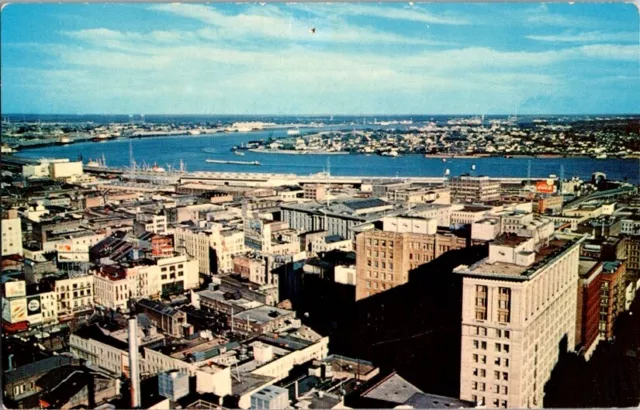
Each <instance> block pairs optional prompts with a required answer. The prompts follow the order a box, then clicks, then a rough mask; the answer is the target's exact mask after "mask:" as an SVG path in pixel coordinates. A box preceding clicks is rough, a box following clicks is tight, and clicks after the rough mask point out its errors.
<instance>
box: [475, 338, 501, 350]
mask: <svg viewBox="0 0 640 410" xmlns="http://www.w3.org/2000/svg"><path fill="white" fill-rule="evenodd" d="M473 348H474V349H481V350H487V342H485V341H484V340H475V339H474V340H473ZM494 349H495V351H496V352H505V353H509V350H510V348H509V345H508V344H506V343H505V344H503V343H496V344H495V346H494Z"/></svg>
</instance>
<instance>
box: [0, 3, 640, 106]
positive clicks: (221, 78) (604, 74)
mask: <svg viewBox="0 0 640 410" xmlns="http://www.w3.org/2000/svg"><path fill="white" fill-rule="evenodd" d="M2 23H3V24H2V39H3V40H2V45H3V47H2V84H3V87H2V101H3V102H4V104H3V112H5V113H25V114H26V113H32V114H74V113H82V114H85V113H92V114H128V113H136V114H138V113H146V114H153V113H165V114H174V115H186V114H194V115H208V114H209V115H233V114H236V115H323V114H325V115H340V114H343V115H380V116H383V115H411V113H415V114H419V113H425V114H432V115H443V114H450V115H465V114H478V115H479V114H483V113H484V114H487V115H490V114H517V115H535V114H549V115H562V114H564V115H571V114H603V115H606V114H629V113H634V111H637V108H636V107H638V105H639V104H638V102H639V101H640V98H639V97H640V93H639V92H637V91H635V92H634V91H633V90H634V89H636V87H635V86H634V85H637V80H638V78H639V76H638V68H639V61H640V54H639V51H640V49H639V47H638V41H639V37H638V13H637V10H636V8H635V7H634V6H633V5H632V4H628V5H627V4H574V5H567V4H549V5H546V4H538V5H536V4H430V5H423V4H416V5H412V4H383V5H373V4H332V5H323V4H312V5H300V4H298V5H283V4H267V5H264V6H261V5H249V4H246V5H229V4H216V5H195V4H157V5H10V6H8V7H5V8H4V9H3V13H2ZM312 29H315V32H313V31H314V30H312Z"/></svg>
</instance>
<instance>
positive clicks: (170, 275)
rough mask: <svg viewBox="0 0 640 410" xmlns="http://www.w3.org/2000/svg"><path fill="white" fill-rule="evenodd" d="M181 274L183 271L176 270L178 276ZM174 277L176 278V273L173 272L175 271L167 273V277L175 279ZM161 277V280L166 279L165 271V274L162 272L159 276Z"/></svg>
mask: <svg viewBox="0 0 640 410" xmlns="http://www.w3.org/2000/svg"><path fill="white" fill-rule="evenodd" d="M181 276H184V272H183V271H178V277H181ZM175 278H176V274H175V272H174V273H170V274H169V279H175ZM161 279H162V280H166V279H167V274H166V273H165V274H163V275H162V276H161Z"/></svg>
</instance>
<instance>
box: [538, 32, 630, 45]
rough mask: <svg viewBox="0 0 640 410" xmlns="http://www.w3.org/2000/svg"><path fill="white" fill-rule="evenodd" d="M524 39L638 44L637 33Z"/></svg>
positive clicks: (572, 33)
mask: <svg viewBox="0 0 640 410" xmlns="http://www.w3.org/2000/svg"><path fill="white" fill-rule="evenodd" d="M526 38H528V39H530V40H536V41H548V42H555V43H608V42H625V43H626V42H634V41H635V42H639V41H640V34H639V33H638V32H632V31H627V32H614V33H605V32H602V31H589V32H580V33H575V32H564V33H562V34H549V35H529V36H526Z"/></svg>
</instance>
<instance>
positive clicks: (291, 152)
mask: <svg viewBox="0 0 640 410" xmlns="http://www.w3.org/2000/svg"><path fill="white" fill-rule="evenodd" d="M247 151H249V152H255V153H257V154H285V155H351V153H349V152H345V151H321V150H317V151H295V150H282V149H269V150H266V149H256V148H253V149H249V150H247ZM356 155H357V154H356Z"/></svg>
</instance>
